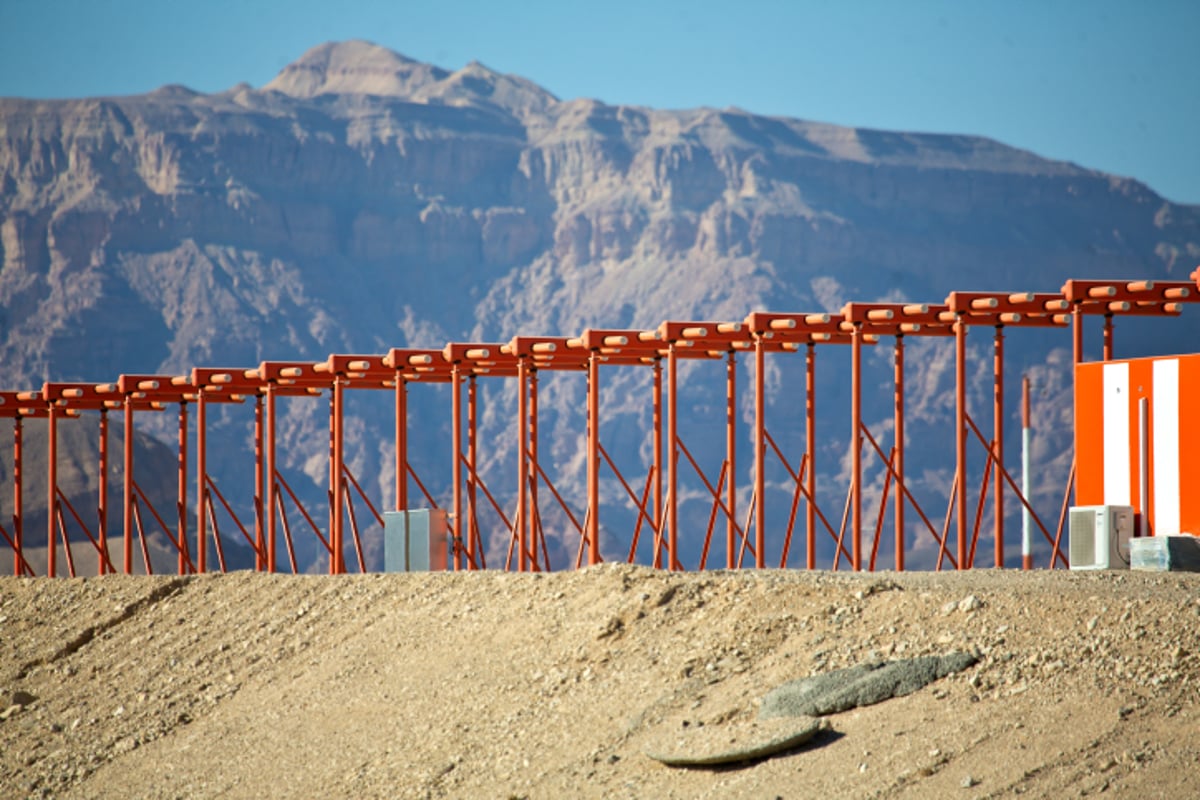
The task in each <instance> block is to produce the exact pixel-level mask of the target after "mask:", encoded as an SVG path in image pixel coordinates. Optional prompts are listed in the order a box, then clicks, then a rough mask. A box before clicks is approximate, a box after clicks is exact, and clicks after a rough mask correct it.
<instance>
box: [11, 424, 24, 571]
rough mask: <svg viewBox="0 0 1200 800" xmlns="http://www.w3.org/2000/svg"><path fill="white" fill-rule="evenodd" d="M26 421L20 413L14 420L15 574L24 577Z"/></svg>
mask: <svg viewBox="0 0 1200 800" xmlns="http://www.w3.org/2000/svg"><path fill="white" fill-rule="evenodd" d="M24 427H25V421H24V420H23V419H22V418H21V415H20V411H18V412H17V416H16V417H14V418H13V541H14V542H16V544H17V552H16V553H14V554H13V574H14V575H23V574H24V569H23V568H22V562H23V561H24V558H25V553H24V548H25V542H24V539H25V532H24V530H23V529H22V526H23V524H24V520H23V517H24V508H23V505H24V503H23V500H24V496H25V493H24V492H23V491H22V490H21V479H22V477H23V475H22V474H21V473H22V472H23V470H24V465H23V464H22V463H21V455H22V454H21V449H22V447H21V445H22V444H23V442H22V441H21V440H22V438H23V437H24Z"/></svg>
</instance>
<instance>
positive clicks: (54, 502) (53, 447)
mask: <svg viewBox="0 0 1200 800" xmlns="http://www.w3.org/2000/svg"><path fill="white" fill-rule="evenodd" d="M48 410H49V414H48V415H47V417H46V434H47V449H46V492H47V499H46V577H48V578H53V577H55V575H56V574H57V573H58V569H57V567H58V563H57V555H58V545H57V543H56V541H55V534H56V533H57V532H58V531H57V530H56V526H57V525H58V413H57V412H56V411H55V408H54V404H53V403H51V404H50V406H49V409H48Z"/></svg>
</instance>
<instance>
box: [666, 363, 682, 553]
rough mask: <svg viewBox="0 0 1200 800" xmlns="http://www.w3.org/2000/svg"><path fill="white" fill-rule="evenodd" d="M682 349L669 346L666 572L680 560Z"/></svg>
mask: <svg viewBox="0 0 1200 800" xmlns="http://www.w3.org/2000/svg"><path fill="white" fill-rule="evenodd" d="M678 372H679V349H678V345H676V343H675V342H673V341H672V342H669V343H668V345H667V443H668V444H667V497H668V499H667V569H668V570H674V569H675V568H676V566H677V564H678V561H679V425H678V420H679V392H678Z"/></svg>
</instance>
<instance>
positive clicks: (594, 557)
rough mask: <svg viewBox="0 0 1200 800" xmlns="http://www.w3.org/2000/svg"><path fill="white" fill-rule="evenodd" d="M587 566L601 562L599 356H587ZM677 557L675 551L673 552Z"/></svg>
mask: <svg viewBox="0 0 1200 800" xmlns="http://www.w3.org/2000/svg"><path fill="white" fill-rule="evenodd" d="M587 414H588V424H587V431H588V441H587V459H588V473H587V482H588V486H587V493H588V508H589V509H590V510H591V511H590V513H589V514H588V565H589V566H591V565H594V564H599V563H600V354H599V353H597V352H596V351H595V350H592V351H591V352H590V353H589V354H588V398H587ZM672 557H674V551H672Z"/></svg>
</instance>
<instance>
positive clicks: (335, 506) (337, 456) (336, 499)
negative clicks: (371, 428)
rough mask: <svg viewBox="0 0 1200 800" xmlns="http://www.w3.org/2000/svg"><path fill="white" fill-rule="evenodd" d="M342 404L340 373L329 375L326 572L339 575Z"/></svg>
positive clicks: (342, 565)
mask: <svg viewBox="0 0 1200 800" xmlns="http://www.w3.org/2000/svg"><path fill="white" fill-rule="evenodd" d="M345 403H346V379H345V378H344V377H343V376H342V375H341V374H340V373H338V374H335V375H334V376H333V396H332V399H331V402H330V409H331V411H332V413H333V419H332V424H333V426H332V431H333V458H332V460H331V464H330V468H331V471H330V486H329V492H330V504H329V513H330V515H331V523H332V524H331V525H330V544H332V545H333V553H332V555H331V558H330V565H329V571H330V572H331V573H333V574H335V575H341V574H343V573H345V571H346V547H345V545H346V541H345V520H344V513H343V511H344V510H343V508H342V503H343V495H344V492H345V473H344V469H345V466H344V464H345V440H344V438H343V427H342V423H343V419H344V415H345Z"/></svg>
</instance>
